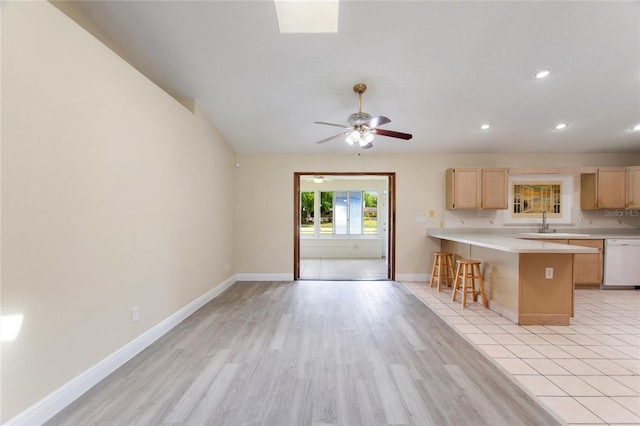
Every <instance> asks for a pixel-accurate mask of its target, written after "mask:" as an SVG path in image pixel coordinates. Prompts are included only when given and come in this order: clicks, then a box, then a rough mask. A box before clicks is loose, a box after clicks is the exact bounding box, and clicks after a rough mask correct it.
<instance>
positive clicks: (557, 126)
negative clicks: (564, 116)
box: [554, 123, 567, 130]
mask: <svg viewBox="0 0 640 426" xmlns="http://www.w3.org/2000/svg"><path fill="white" fill-rule="evenodd" d="M566 127H567V123H558V124H556V127H554V128H555V129H556V130H562V129H564V128H566Z"/></svg>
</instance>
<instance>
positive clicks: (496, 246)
mask: <svg viewBox="0 0 640 426" xmlns="http://www.w3.org/2000/svg"><path fill="white" fill-rule="evenodd" d="M427 235H428V236H429V237H432V238H439V239H441V240H449V241H455V242H458V243H463V244H471V245H474V246H479V247H485V248H489V249H493V250H499V251H505V252H510V253H598V249H596V248H592V247H582V246H574V245H568V244H559V243H550V242H543V241H535V240H530V239H524V238H534V236H528V237H527V236H523V237H516V236H514V235H501V234H490V233H463V232H460V231H459V230H456V231H455V232H450V231H448V230H446V229H443V228H438V229H429V230H427ZM537 238H542V237H537ZM563 238H564V239H567V238H568V237H566V236H565V237H563Z"/></svg>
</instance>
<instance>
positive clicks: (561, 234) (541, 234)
mask: <svg viewBox="0 0 640 426" xmlns="http://www.w3.org/2000/svg"><path fill="white" fill-rule="evenodd" d="M520 235H529V236H532V237H550V238H553V237H588V236H589V234H575V233H571V232H523V233H521V234H520Z"/></svg>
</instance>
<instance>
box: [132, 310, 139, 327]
mask: <svg viewBox="0 0 640 426" xmlns="http://www.w3.org/2000/svg"><path fill="white" fill-rule="evenodd" d="M139 319H140V308H139V307H138V306H134V307H133V308H131V322H132V323H133V322H136V321H138V320H139Z"/></svg>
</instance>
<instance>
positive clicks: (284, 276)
mask: <svg viewBox="0 0 640 426" xmlns="http://www.w3.org/2000/svg"><path fill="white" fill-rule="evenodd" d="M236 278H237V280H238V281H293V273H288V272H282V273H274V274H267V273H259V274H253V273H246V272H245V273H241V274H236Z"/></svg>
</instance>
